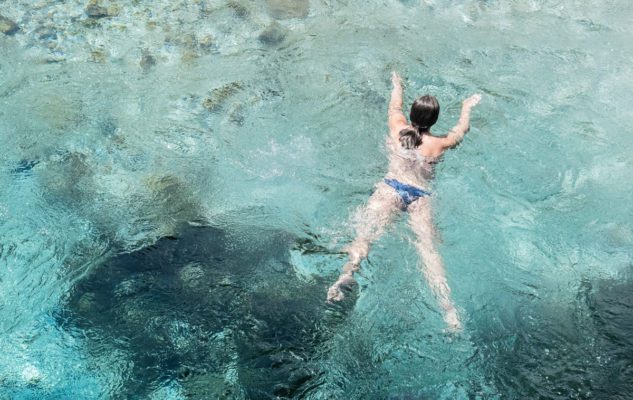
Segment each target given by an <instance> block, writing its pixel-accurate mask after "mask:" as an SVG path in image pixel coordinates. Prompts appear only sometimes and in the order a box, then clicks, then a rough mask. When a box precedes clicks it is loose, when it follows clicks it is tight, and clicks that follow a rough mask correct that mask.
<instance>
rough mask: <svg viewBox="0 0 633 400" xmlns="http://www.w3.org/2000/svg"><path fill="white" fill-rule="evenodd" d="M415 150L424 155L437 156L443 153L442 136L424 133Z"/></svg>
mask: <svg viewBox="0 0 633 400" xmlns="http://www.w3.org/2000/svg"><path fill="white" fill-rule="evenodd" d="M417 150H418V152H419V153H420V154H421V155H422V156H424V157H431V158H438V157H440V156H441V155H442V153H444V146H443V145H442V138H441V137H439V136H433V135H424V137H423V139H422V145H420V147H418V149H417Z"/></svg>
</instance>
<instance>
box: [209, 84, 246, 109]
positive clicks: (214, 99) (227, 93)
mask: <svg viewBox="0 0 633 400" xmlns="http://www.w3.org/2000/svg"><path fill="white" fill-rule="evenodd" d="M243 87H244V84H243V83H242V82H239V81H235V82H230V83H226V84H224V85H222V86H220V87H218V88H215V89H213V90H212V91H211V93H210V94H209V96H207V97H206V98H205V99H204V100H203V101H202V106H203V107H204V108H206V109H207V110H210V111H217V110H218V109H219V108H220V107H222V105H223V103H224V102H225V101H226V100H227V99H228V98H229V97H231V96H233V95H234V94H236V93H237V92H239V91H240V90H241V89H242V88H243Z"/></svg>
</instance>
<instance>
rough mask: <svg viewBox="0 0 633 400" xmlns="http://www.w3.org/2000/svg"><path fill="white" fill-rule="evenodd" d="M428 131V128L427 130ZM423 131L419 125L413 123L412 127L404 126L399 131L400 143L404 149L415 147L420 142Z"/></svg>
mask: <svg viewBox="0 0 633 400" xmlns="http://www.w3.org/2000/svg"><path fill="white" fill-rule="evenodd" d="M427 131H428V130H427ZM423 134H424V131H423V130H422V129H420V127H418V126H416V125H413V128H404V129H403V130H401V131H400V134H399V135H400V137H399V138H398V139H399V140H400V145H401V146H402V147H404V148H405V149H415V148H416V147H418V146H419V145H421V144H422V135H423Z"/></svg>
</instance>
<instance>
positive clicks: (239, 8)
mask: <svg viewBox="0 0 633 400" xmlns="http://www.w3.org/2000/svg"><path fill="white" fill-rule="evenodd" d="M227 7H229V8H230V9H231V10H233V12H234V13H235V15H237V16H238V17H240V18H246V17H248V15H249V14H250V11H249V10H248V8H246V6H245V5H244V4H242V3H240V2H238V1H236V0H230V1H229V2H228V3H227Z"/></svg>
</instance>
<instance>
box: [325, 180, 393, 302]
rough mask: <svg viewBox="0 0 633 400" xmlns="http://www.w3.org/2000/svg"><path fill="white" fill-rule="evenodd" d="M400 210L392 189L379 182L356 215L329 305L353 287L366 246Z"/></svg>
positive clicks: (365, 252)
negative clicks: (350, 239)
mask: <svg viewBox="0 0 633 400" xmlns="http://www.w3.org/2000/svg"><path fill="white" fill-rule="evenodd" d="M401 209H402V200H401V199H400V198H399V197H398V195H397V194H396V193H395V192H394V190H393V189H392V188H390V187H389V186H387V185H386V184H385V183H383V182H380V183H378V185H377V187H376V191H375V192H374V193H373V194H372V195H371V197H370V198H369V200H368V201H367V205H365V207H363V209H362V210H361V211H360V212H359V213H358V215H357V219H358V221H357V224H358V225H357V228H356V239H354V241H353V242H352V243H351V244H350V245H349V246H348V247H347V248H346V251H347V254H348V255H349V261H348V262H347V263H346V264H345V265H344V266H343V273H341V276H340V277H339V279H338V280H337V281H336V282H335V283H334V285H332V286H331V287H330V289H329V290H328V292H327V299H328V301H339V300H342V299H343V297H345V294H344V293H343V290H342V289H348V288H349V287H350V286H352V285H354V284H355V283H356V281H355V280H354V277H353V276H354V272H356V271H358V269H359V267H360V263H361V261H362V260H364V259H365V258H367V254H368V253H369V246H370V245H371V243H372V242H374V241H375V240H377V239H378V238H379V237H380V235H382V233H383V232H384V231H385V227H386V226H387V224H388V223H389V222H390V221H391V220H392V219H393V216H394V214H395V213H396V212H397V211H398V210H401Z"/></svg>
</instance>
